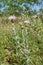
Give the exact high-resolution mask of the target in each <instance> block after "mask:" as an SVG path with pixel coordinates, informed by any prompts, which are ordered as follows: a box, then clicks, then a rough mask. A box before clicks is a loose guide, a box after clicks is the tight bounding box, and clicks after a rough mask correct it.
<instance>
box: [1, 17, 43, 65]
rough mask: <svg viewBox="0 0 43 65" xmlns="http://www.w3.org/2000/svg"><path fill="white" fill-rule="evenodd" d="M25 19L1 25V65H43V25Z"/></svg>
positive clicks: (39, 21)
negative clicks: (25, 22) (26, 21)
mask: <svg viewBox="0 0 43 65" xmlns="http://www.w3.org/2000/svg"><path fill="white" fill-rule="evenodd" d="M24 19H25V20H26V19H28V17H27V18H26V17H25V16H24V17H23V16H22V18H21V19H20V20H19V19H17V20H16V21H15V22H14V24H12V23H10V22H8V23H5V22H6V21H3V22H4V23H0V65H43V23H42V21H41V19H40V18H38V19H33V20H31V22H30V23H29V24H24V23H23V21H24Z"/></svg>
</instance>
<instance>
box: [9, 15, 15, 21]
mask: <svg viewBox="0 0 43 65" xmlns="http://www.w3.org/2000/svg"><path fill="white" fill-rule="evenodd" d="M8 19H9V20H13V19H14V20H15V19H16V16H14V15H13V16H12V15H11V16H9V17H8Z"/></svg>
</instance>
